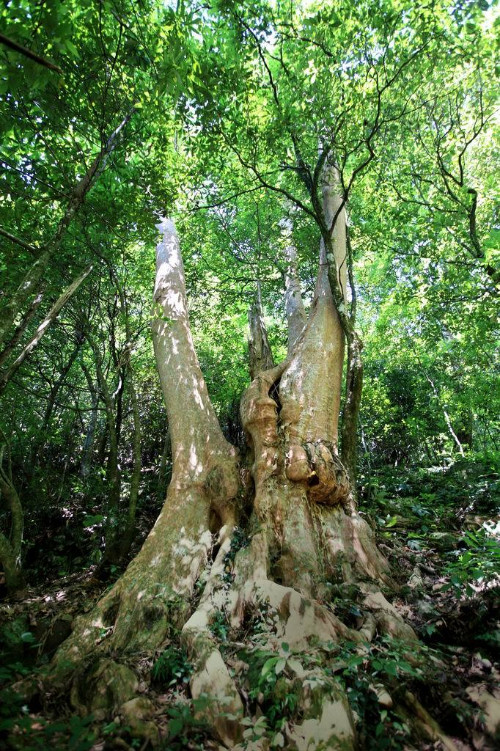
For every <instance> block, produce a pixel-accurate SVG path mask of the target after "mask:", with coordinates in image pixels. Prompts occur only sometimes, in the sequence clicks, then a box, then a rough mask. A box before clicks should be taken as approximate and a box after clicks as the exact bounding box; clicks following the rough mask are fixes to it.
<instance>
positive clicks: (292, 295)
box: [282, 220, 306, 357]
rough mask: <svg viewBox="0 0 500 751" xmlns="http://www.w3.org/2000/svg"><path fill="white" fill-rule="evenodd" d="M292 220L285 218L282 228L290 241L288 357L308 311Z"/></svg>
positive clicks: (288, 261) (287, 292) (286, 251)
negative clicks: (303, 296) (302, 289)
mask: <svg viewBox="0 0 500 751" xmlns="http://www.w3.org/2000/svg"><path fill="white" fill-rule="evenodd" d="M291 229H292V228H291V222H290V221H289V220H284V221H283V222H282V230H283V233H284V234H285V240H286V242H287V243H288V244H287V246H286V247H285V258H286V261H287V272H286V277H285V312H286V320H287V328H288V357H290V356H291V354H292V352H293V348H294V346H295V343H296V342H297V340H298V339H299V337H300V335H301V334H302V332H303V330H304V326H305V325H306V311H305V310H304V303H303V301H302V294H301V291H300V281H299V276H298V273H297V249H296V248H295V246H294V245H293V241H292V237H291Z"/></svg>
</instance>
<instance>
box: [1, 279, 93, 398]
mask: <svg viewBox="0 0 500 751" xmlns="http://www.w3.org/2000/svg"><path fill="white" fill-rule="evenodd" d="M91 271H92V267H90V268H89V269H87V270H86V271H85V273H84V274H82V275H81V276H79V277H78V279H75V281H74V282H72V283H71V284H70V285H69V287H68V288H67V289H65V290H64V292H63V293H62V295H60V296H59V297H58V299H57V300H56V302H55V303H54V305H53V306H52V307H51V309H50V310H49V312H48V313H47V315H46V316H45V318H44V319H43V321H42V323H41V324H40V325H39V326H38V328H37V330H36V331H35V333H34V335H33V336H32V337H31V339H30V341H29V342H28V344H27V345H26V346H25V347H24V349H23V350H22V352H21V353H20V354H19V355H18V357H17V358H16V359H15V360H14V362H13V363H12V365H11V366H10V367H9V369H8V370H7V371H6V372H5V373H3V374H2V376H1V377H0V394H1V393H2V391H4V389H5V388H6V387H7V385H8V383H9V381H10V379H11V378H12V376H13V375H14V374H15V373H16V372H17V370H18V369H19V368H20V367H21V365H22V364H23V362H24V361H25V360H26V358H27V357H29V356H30V355H31V353H32V352H33V350H34V349H35V347H36V346H37V345H38V343H39V342H40V340H41V338H42V337H43V336H44V334H45V333H46V332H47V329H48V328H49V326H50V325H51V324H52V323H53V322H54V321H55V319H56V318H57V316H58V315H59V311H60V310H61V308H62V307H63V306H64V305H66V303H67V302H68V300H69V299H70V297H71V296H72V295H74V294H75V292H76V290H77V289H78V287H79V286H80V284H81V283H82V282H83V281H84V280H85V279H86V278H87V276H88V275H89V274H90V272H91Z"/></svg>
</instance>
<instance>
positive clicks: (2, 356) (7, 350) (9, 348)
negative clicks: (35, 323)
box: [0, 291, 43, 368]
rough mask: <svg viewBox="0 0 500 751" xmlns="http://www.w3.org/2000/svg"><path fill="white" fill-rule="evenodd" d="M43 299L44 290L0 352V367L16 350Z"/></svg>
mask: <svg viewBox="0 0 500 751" xmlns="http://www.w3.org/2000/svg"><path fill="white" fill-rule="evenodd" d="M42 300H43V292H42V291H40V292H39V293H38V295H37V296H36V297H35V299H34V300H33V302H32V303H31V305H30V307H29V308H28V310H27V311H26V313H25V315H24V316H23V319H22V321H21V323H20V324H19V326H17V327H16V329H15V331H14V333H13V335H12V337H11V339H10V340H9V341H8V342H7V344H6V345H5V347H4V348H3V350H2V352H1V353H0V368H1V367H2V366H3V364H4V362H5V361H6V360H7V359H8V358H9V355H10V354H11V352H13V351H14V348H15V346H16V344H17V343H18V342H19V340H20V339H21V337H22V335H23V334H24V332H25V331H26V329H27V328H28V325H29V323H30V321H31V319H32V318H33V316H34V315H35V313H36V311H37V310H38V307H39V305H40V303H41V302H42Z"/></svg>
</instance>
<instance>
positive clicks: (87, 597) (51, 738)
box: [0, 463, 500, 751]
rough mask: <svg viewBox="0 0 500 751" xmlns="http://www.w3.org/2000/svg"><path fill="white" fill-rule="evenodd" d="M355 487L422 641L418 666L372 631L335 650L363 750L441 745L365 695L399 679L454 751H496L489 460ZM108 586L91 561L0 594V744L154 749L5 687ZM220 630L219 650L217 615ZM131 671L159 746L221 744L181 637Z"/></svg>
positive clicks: (402, 608) (498, 634) (125, 732)
mask: <svg viewBox="0 0 500 751" xmlns="http://www.w3.org/2000/svg"><path fill="white" fill-rule="evenodd" d="M362 494H363V499H364V500H363V502H362V504H361V508H366V510H367V517H368V518H369V519H370V521H371V523H373V525H374V526H375V527H376V531H377V536H378V542H379V546H380V548H381V549H382V551H383V552H384V554H385V555H386V556H387V558H388V559H389V561H390V563H391V567H392V571H393V574H394V578H395V579H396V581H397V583H398V585H399V591H398V592H397V594H395V595H394V596H393V598H392V604H393V605H394V606H395V607H396V609H397V610H398V611H399V612H400V613H401V614H402V615H403V616H404V618H405V619H406V621H407V622H408V623H409V624H410V625H411V626H412V627H413V628H414V630H415V631H416V632H417V634H418V636H419V638H420V639H421V642H422V644H423V648H422V654H421V659H422V665H420V666H418V665H417V666H415V664H414V663H413V662H412V661H408V660H407V659H406V655H405V649H407V647H406V648H405V649H403V648H402V647H401V645H398V644H397V643H395V642H394V641H391V640H387V639H378V640H377V639H376V640H375V641H374V642H373V643H372V644H371V645H370V647H369V649H368V651H367V652H366V654H365V655H364V656H363V658H362V659H361V658H360V657H359V654H358V653H357V652H356V651H355V650H353V645H343V646H342V647H341V650H340V652H338V653H337V654H336V655H335V660H334V663H333V664H335V665H336V667H334V668H333V669H332V672H334V673H335V674H336V677H337V678H338V679H339V680H341V681H343V682H344V684H345V685H346V686H347V690H348V695H349V698H350V703H351V706H352V707H353V708H354V710H355V715H356V716H357V719H358V732H359V739H360V747H361V748H366V749H385V748H394V749H412V748H418V749H431V748H435V749H439V748H441V744H440V742H439V741H437V742H432V741H427V740H425V739H422V740H421V741H419V742H417V743H416V742H415V739H414V738H413V737H411V738H410V735H409V733H408V727H407V724H406V723H405V721H404V718H401V716H398V715H396V714H395V712H393V711H392V709H391V702H390V697H388V696H387V694H386V695H385V697H384V693H383V692H379V694H378V695H377V693H376V692H375V691H374V687H376V686H377V681H378V682H379V685H380V684H385V685H387V681H389V682H391V681H397V683H398V685H399V686H400V687H401V686H404V687H408V689H411V692H412V693H413V694H414V695H416V696H418V699H419V701H420V702H421V704H422V705H423V706H424V707H425V708H426V709H427V710H428V711H429V712H430V713H431V714H432V716H433V718H434V719H435V720H437V722H438V723H439V724H440V726H441V728H442V729H443V731H444V732H445V733H446V734H447V735H448V736H449V738H450V739H451V741H452V742H453V744H454V745H455V747H456V749H457V750H458V751H469V750H471V751H476V750H477V751H493V749H495V748H498V745H497V744H498V743H499V741H500V654H499V645H500V596H499V595H500V578H499V573H500V547H499V539H500V522H499V521H498V519H499V516H498V509H499V506H500V499H499V495H500V477H499V475H498V474H495V472H494V471H493V470H492V469H491V468H488V467H487V466H486V465H468V464H467V463H464V464H462V465H461V464H459V463H457V464H456V465H454V466H453V467H452V468H448V469H443V468H431V469H427V470H422V469H420V470H414V471H412V472H410V471H408V470H404V471H403V470H401V471H395V470H390V471H389V470H387V471H379V472H377V473H372V474H371V479H370V482H369V483H365V486H364V487H363V491H362ZM41 566H43V562H41V564H40V567H41ZM117 573H118V572H117ZM108 586H109V583H106V584H103V583H102V582H100V581H99V580H98V579H96V578H95V576H94V568H93V567H90V568H88V569H86V570H84V571H81V572H78V573H74V574H72V575H70V576H64V577H62V578H60V579H58V580H55V581H54V580H53V581H50V582H49V581H41V582H40V583H39V584H36V585H33V586H29V587H28V588H27V590H26V591H25V592H24V593H23V596H22V597H21V598H19V599H16V600H6V599H4V601H3V602H0V687H1V688H2V693H1V694H0V748H6V749H24V750H30V751H31V750H33V751H35V750H37V751H38V750H40V751H41V750H42V749H46V748H49V747H50V748H52V749H54V750H55V749H70V750H71V751H90V750H91V749H92V751H108V749H110V750H111V749H130V748H136V749H137V748H138V749H143V750H144V749H147V748H149V747H150V742H149V741H148V739H147V738H144V737H141V738H139V737H135V736H134V729H133V718H132V719H131V720H130V722H129V724H127V722H126V721H124V719H123V717H122V718H120V717H116V718H114V719H112V720H111V721H110V720H109V719H104V718H100V717H99V716H94V715H88V716H84V717H81V716H78V715H75V714H74V713H73V714H72V713H71V710H70V708H69V704H68V706H64V705H61V702H60V701H58V702H57V704H55V705H54V703H53V702H51V698H50V697H45V698H44V699H42V701H40V700H39V699H38V700H37V701H35V702H28V703H25V701H26V700H25V699H23V697H22V696H21V695H19V694H18V693H17V692H16V690H15V689H16V684H17V683H18V682H19V681H20V680H21V679H23V678H26V677H29V678H34V679H35V680H36V679H37V676H38V675H40V674H42V673H43V670H44V667H45V666H46V665H47V664H48V662H49V661H50V658H51V656H52V655H53V654H54V652H55V650H56V648H57V646H58V645H59V644H60V643H61V642H62V641H63V640H64V638H66V636H67V635H69V633H70V632H71V624H72V621H73V619H74V618H75V617H76V616H77V615H79V614H81V613H84V612H88V611H89V610H90V609H91V608H92V605H93V604H94V603H95V602H96V600H97V599H98V598H99V597H100V595H101V594H102V592H103V591H105V590H106V588H107V587H108ZM333 607H334V609H335V612H336V613H337V614H338V615H339V616H340V617H341V618H342V619H344V620H346V621H349V619H350V620H351V622H355V620H356V617H357V616H358V615H360V614H359V613H358V611H357V607H356V604H355V603H349V602H348V601H346V600H345V599H344V600H340V599H339V600H336V601H335V600H334V602H333ZM216 635H217V636H218V638H219V639H220V641H221V642H222V643H224V642H226V644H225V647H226V649H227V651H228V653H229V652H230V651H231V649H232V645H231V641H230V634H229V633H228V631H227V629H226V627H225V623H224V620H223V619H221V621H220V623H218V624H217V633H216ZM240 662H241V661H240ZM134 668H135V669H136V670H139V675H140V676H142V677H143V679H144V680H143V681H142V682H141V683H140V684H139V692H140V693H142V694H143V695H144V696H146V697H147V698H148V699H149V700H150V701H151V702H152V704H153V705H154V716H153V718H152V720H153V722H154V724H155V725H156V728H157V730H158V731H159V737H160V745H161V748H164V749H178V750H179V751H180V750H181V749H217V748H218V746H217V744H216V743H214V742H213V741H211V740H210V739H209V737H208V735H207V731H206V728H205V726H204V725H203V722H201V721H200V720H199V719H197V716H196V713H195V712H194V711H193V706H192V702H191V701H190V698H189V690H188V684H189V674H190V666H189V663H188V661H187V658H186V656H185V654H184V653H183V652H182V650H181V649H180V648H179V647H178V646H175V645H171V646H170V647H167V649H166V650H165V651H164V652H163V653H162V654H161V655H156V656H155V657H154V658H148V659H146V658H144V659H142V660H141V659H139V660H138V661H136V662H135V663H134ZM40 671H41V672H40ZM151 679H152V680H151ZM367 696H368V697H371V698H369V699H367ZM257 716H258V715H257ZM252 732H254V731H252ZM275 737H276V738H277V737H278V736H275ZM279 745H280V744H279V743H277V744H276V747H279Z"/></svg>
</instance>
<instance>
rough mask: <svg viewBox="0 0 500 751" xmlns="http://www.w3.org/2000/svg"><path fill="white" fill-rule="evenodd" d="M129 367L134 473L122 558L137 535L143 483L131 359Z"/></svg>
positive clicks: (121, 550) (140, 434)
mask: <svg viewBox="0 0 500 751" xmlns="http://www.w3.org/2000/svg"><path fill="white" fill-rule="evenodd" d="M127 369H128V379H127V383H128V391H129V394H130V402H131V405H132V424H133V433H132V436H133V437H132V475H131V477H130V492H129V499H128V511H127V521H126V524H125V530H124V532H123V535H122V542H121V546H120V558H121V559H122V560H123V559H124V558H125V557H126V556H127V555H128V552H129V550H130V546H131V545H132V542H133V541H134V535H135V517H136V513H137V501H138V498H139V488H140V483H141V469H142V455H141V441H142V431H141V416H140V412H139V401H138V398H137V392H136V389H135V383H134V373H133V370H132V365H131V363H130V360H129V362H128V365H127Z"/></svg>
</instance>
